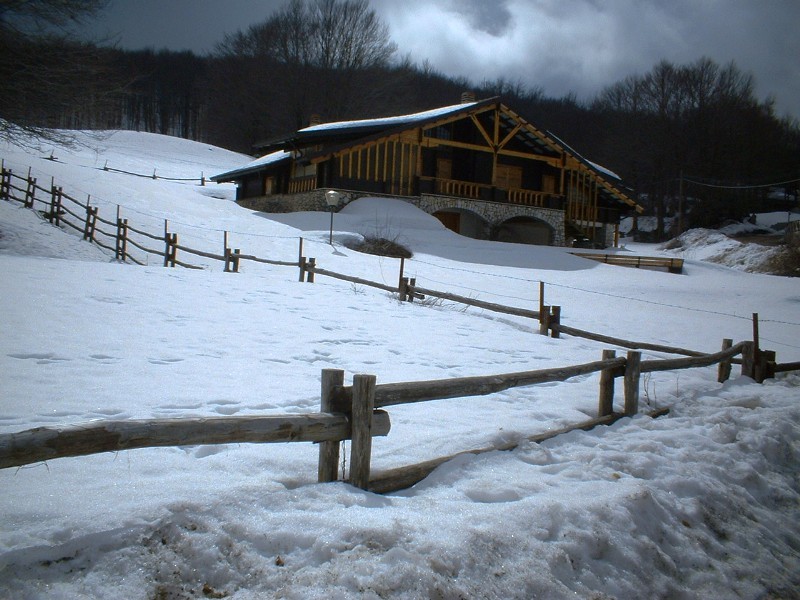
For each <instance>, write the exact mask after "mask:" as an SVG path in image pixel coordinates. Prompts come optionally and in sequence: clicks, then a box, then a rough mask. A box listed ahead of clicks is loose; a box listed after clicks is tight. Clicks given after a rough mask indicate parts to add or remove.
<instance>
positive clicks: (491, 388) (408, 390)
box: [333, 358, 625, 410]
mask: <svg viewBox="0 0 800 600" xmlns="http://www.w3.org/2000/svg"><path fill="white" fill-rule="evenodd" d="M624 365H625V359H624V358H615V359H611V360H599V361H595V362H590V363H585V364H580V365H573V366H569V367H558V368H554V369H541V370H538V371H520V372H517V373H505V374H500V375H485V376H478V377H457V378H453V379H434V380H429V381H404V382H402V383H385V384H382V385H378V386H376V387H375V407H376V408H382V407H386V406H394V405H397V404H411V403H416V402H428V401H430V400H446V399H449V398H465V397H470V396H486V395H488V394H495V393H497V392H502V391H504V390H508V389H511V388H515V387H521V386H529V385H535V384H539V383H551V382H554V381H566V380H567V379H570V378H572V377H577V376H579V375H586V374H589V373H596V372H598V371H602V370H603V369H612V368H615V367H621V366H624ZM334 397H335V399H334V404H333V408H334V410H337V409H339V410H343V409H346V407H347V406H348V405H349V404H350V403H351V402H352V388H349V387H342V388H339V389H337V390H336V391H335V393H334Z"/></svg>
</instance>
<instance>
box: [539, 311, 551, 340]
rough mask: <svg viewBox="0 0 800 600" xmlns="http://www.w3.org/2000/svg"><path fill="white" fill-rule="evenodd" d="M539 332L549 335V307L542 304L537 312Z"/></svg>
mask: <svg viewBox="0 0 800 600" xmlns="http://www.w3.org/2000/svg"><path fill="white" fill-rule="evenodd" d="M539 333H540V334H541V335H550V307H549V306H547V305H544V306H542V307H541V311H540V312H539Z"/></svg>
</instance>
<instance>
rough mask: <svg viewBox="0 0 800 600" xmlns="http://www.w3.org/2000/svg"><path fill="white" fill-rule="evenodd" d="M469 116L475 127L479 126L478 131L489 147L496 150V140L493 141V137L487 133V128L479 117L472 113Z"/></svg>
mask: <svg viewBox="0 0 800 600" xmlns="http://www.w3.org/2000/svg"><path fill="white" fill-rule="evenodd" d="M469 118H470V119H471V120H472V122H473V123H474V124H475V127H477V128H478V131H479V132H480V134H481V135H482V136H483V139H484V140H486V143H487V144H488V146H489V148H490V149H492V150H494V142H492V138H490V137H489V134H488V133H486V130H485V129H484V128H483V125H481V122H480V121H478V117H476V116H475V115H470V116H469Z"/></svg>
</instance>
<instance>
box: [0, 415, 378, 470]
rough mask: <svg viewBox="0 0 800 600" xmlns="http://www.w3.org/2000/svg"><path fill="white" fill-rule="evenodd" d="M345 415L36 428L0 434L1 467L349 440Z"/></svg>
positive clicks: (374, 426) (375, 429)
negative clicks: (145, 452)
mask: <svg viewBox="0 0 800 600" xmlns="http://www.w3.org/2000/svg"><path fill="white" fill-rule="evenodd" d="M390 427H391V425H390V423H389V415H388V414H386V413H385V412H383V411H377V412H375V414H374V415H372V427H371V434H372V435H381V436H385V435H387V434H388V433H389V429H390ZM350 437H351V426H350V420H349V419H348V418H347V417H346V416H344V415H333V414H306V415H274V416H265V417H252V416H238V417H211V418H195V419H143V420H135V419H130V420H125V421H100V422H91V423H86V424H80V425H71V426H64V427H38V428H36V429H29V430H27V431H21V432H19V433H10V434H2V435H0V469H5V468H9V467H20V466H23V465H28V464H32V463H37V462H42V461H46V460H52V459H55V458H64V457H68V456H86V455H89V454H98V453H102V452H116V451H119V450H133V449H136V448H158V447H168V446H194V445H211V444H242V443H252V444H264V443H284V442H315V443H319V442H331V441H335V442H336V443H338V442H339V441H341V440H346V439H350Z"/></svg>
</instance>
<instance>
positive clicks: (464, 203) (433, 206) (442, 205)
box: [410, 194, 565, 246]
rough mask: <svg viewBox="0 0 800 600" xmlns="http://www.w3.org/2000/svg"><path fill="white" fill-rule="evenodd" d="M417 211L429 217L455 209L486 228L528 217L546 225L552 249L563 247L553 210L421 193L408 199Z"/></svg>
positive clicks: (560, 223)
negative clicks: (550, 230) (427, 214)
mask: <svg viewBox="0 0 800 600" xmlns="http://www.w3.org/2000/svg"><path fill="white" fill-rule="evenodd" d="M410 200H411V201H412V202H413V203H414V204H415V205H417V206H418V207H419V208H420V209H422V210H424V211H425V212H427V213H429V214H433V213H435V212H437V211H440V210H447V209H457V210H463V211H469V212H472V213H475V214H477V215H479V216H480V217H481V218H482V219H483V220H484V221H486V222H487V223H488V224H489V226H490V227H494V226H497V225H501V224H502V223H504V222H505V221H508V220H509V219H513V218H514V217H528V218H533V219H538V220H539V221H542V222H544V223H546V224H547V225H548V226H549V227H550V228H551V229H552V231H553V236H552V244H553V246H563V245H564V244H565V239H564V211H563V210H556V209H553V208H538V207H534V206H524V205H521V204H505V203H503V202H487V201H485V200H470V199H467V198H454V197H452V196H436V195H433V194H423V195H422V196H420V197H419V198H411V199H410Z"/></svg>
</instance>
